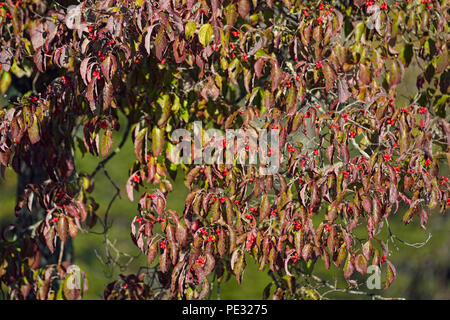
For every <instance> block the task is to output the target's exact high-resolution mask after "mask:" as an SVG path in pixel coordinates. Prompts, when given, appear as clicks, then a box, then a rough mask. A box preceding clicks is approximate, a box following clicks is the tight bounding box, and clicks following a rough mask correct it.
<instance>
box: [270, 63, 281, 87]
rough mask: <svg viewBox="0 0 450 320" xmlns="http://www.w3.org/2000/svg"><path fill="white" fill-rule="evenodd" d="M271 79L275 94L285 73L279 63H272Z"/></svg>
mask: <svg viewBox="0 0 450 320" xmlns="http://www.w3.org/2000/svg"><path fill="white" fill-rule="evenodd" d="M270 79H271V81H272V92H274V91H275V89H277V88H278V86H279V85H280V83H281V80H282V79H283V72H282V71H281V69H280V67H279V66H278V63H277V62H273V63H272V70H271V71H270Z"/></svg>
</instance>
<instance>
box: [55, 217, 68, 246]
mask: <svg viewBox="0 0 450 320" xmlns="http://www.w3.org/2000/svg"><path fill="white" fill-rule="evenodd" d="M56 232H57V233H58V236H59V238H60V239H61V241H62V242H66V241H67V234H68V232H69V223H68V221H67V217H66V216H65V215H61V216H59V219H58V222H57V225H56Z"/></svg>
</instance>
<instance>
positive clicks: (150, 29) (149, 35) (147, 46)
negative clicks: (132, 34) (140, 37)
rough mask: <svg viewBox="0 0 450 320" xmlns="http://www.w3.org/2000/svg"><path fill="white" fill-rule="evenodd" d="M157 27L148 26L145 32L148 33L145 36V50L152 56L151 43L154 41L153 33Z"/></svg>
mask: <svg viewBox="0 0 450 320" xmlns="http://www.w3.org/2000/svg"><path fill="white" fill-rule="evenodd" d="M154 27H155V25H154V24H153V25H151V26H148V27H147V28H146V29H145V30H146V31H147V33H146V34H145V39H144V46H145V50H147V53H148V54H150V41H151V39H152V32H153V28H154Z"/></svg>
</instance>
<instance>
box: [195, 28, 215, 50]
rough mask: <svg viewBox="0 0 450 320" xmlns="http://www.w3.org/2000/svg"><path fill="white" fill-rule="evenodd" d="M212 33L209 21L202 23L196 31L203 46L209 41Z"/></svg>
mask: <svg viewBox="0 0 450 320" xmlns="http://www.w3.org/2000/svg"><path fill="white" fill-rule="evenodd" d="M212 35H213V29H212V27H211V25H210V24H209V23H207V24H204V25H202V26H201V28H200V30H199V31H198V39H199V41H200V43H201V44H202V45H203V46H204V47H206V46H207V45H208V44H209V43H210V42H211V38H212Z"/></svg>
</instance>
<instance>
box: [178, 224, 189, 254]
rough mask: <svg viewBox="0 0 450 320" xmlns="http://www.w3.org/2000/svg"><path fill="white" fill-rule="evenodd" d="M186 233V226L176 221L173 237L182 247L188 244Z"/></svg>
mask: <svg viewBox="0 0 450 320" xmlns="http://www.w3.org/2000/svg"><path fill="white" fill-rule="evenodd" d="M187 235H188V232H187V227H186V226H184V225H182V224H181V223H178V224H177V229H176V231H175V238H176V239H177V242H178V243H179V244H180V246H181V247H182V248H184V247H186V246H187V245H188V241H187Z"/></svg>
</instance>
